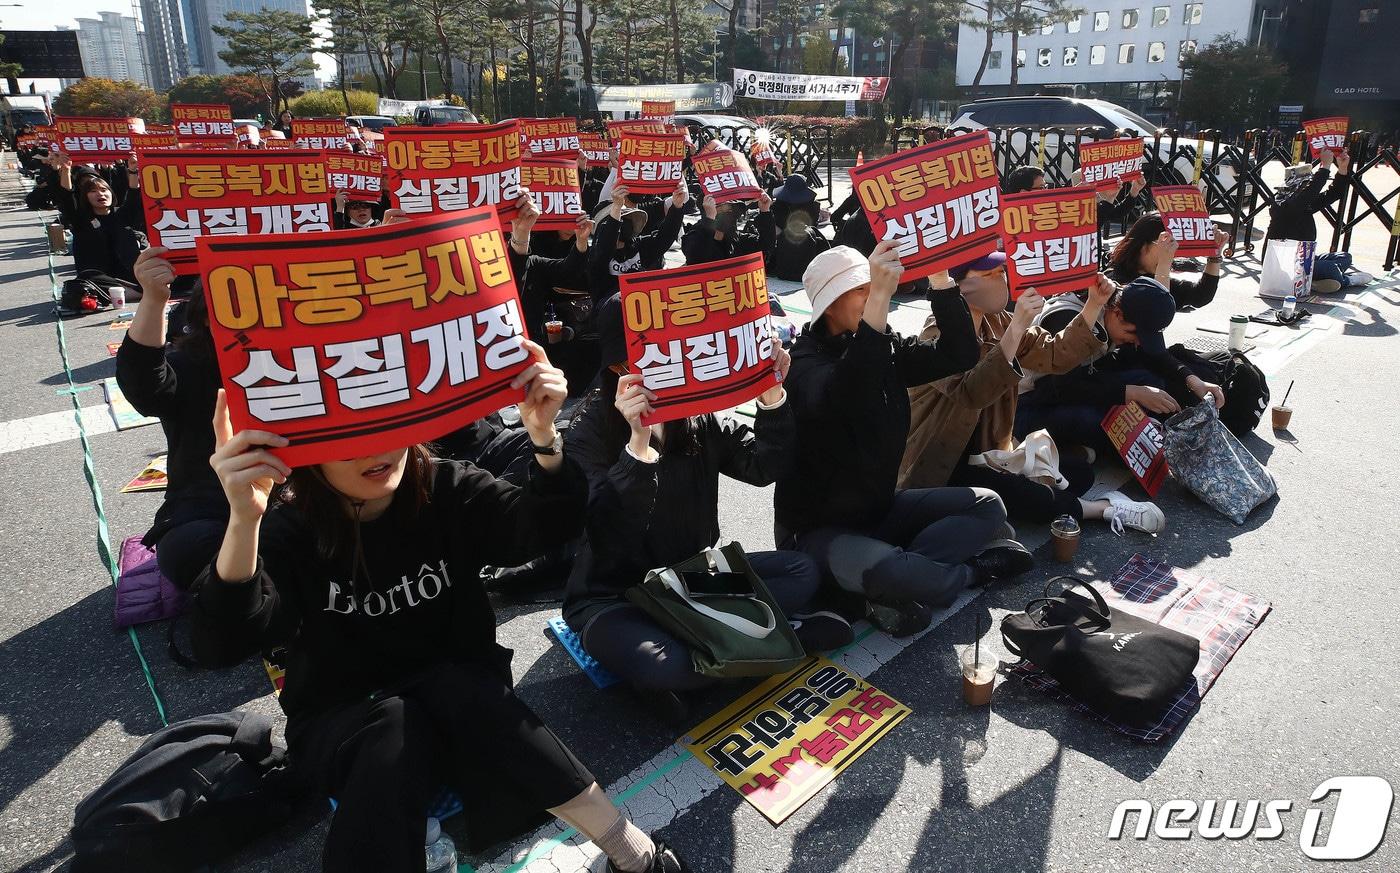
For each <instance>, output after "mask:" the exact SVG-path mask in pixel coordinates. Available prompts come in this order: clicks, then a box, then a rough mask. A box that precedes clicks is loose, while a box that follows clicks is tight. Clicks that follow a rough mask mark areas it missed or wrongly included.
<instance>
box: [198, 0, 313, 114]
mask: <svg viewBox="0 0 1400 873" xmlns="http://www.w3.org/2000/svg"><path fill="white" fill-rule="evenodd" d="M224 18H225V20H226V21H228V22H229V24H227V25H223V24H216V25H214V26H213V30H214V32H215V33H216V34H218V35H219V36H221V37H223V38H224V39H225V40H227V41H228V48H227V49H225V50H224V51H221V52H219V59H220V60H222V61H223V62H224V63H226V64H228V65H229V66H230V67H233V68H234V69H235V70H238V71H239V72H243V73H250V74H252V75H254V76H257V77H258V78H259V79H260V80H261V81H262V84H263V93H264V95H265V96H266V97H267V108H268V113H269V114H270V115H273V116H276V115H277V114H278V111H279V110H280V109H281V108H282V107H283V106H284V105H285V104H286V101H287V94H286V92H285V91H284V89H283V86H282V83H283V82H286V81H289V80H294V79H296V78H298V77H300V76H309V75H311V74H312V73H314V72H315V71H316V64H315V62H314V61H312V60H311V53H312V52H313V51H315V50H316V36H315V34H314V33H313V32H312V30H311V19H310V18H308V17H306V16H305V15H299V14H297V13H295V12H289V11H287V10H284V9H263V10H260V11H258V12H230V13H229V14H228V15H226V16H225V17H224Z"/></svg>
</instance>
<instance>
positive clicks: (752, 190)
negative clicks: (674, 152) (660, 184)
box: [691, 148, 760, 203]
mask: <svg viewBox="0 0 1400 873" xmlns="http://www.w3.org/2000/svg"><path fill="white" fill-rule="evenodd" d="M691 166H692V167H693V168H694V169H695V175H696V178H697V179H699V181H700V188H701V190H703V191H704V192H705V193H706V194H707V195H709V196H711V197H713V198H715V202H716V203H728V202H729V201H731V200H754V199H756V198H757V197H758V192H759V190H760V189H759V187H758V179H757V178H756V177H755V176H754V174H753V170H751V169H750V168H749V162H748V161H747V160H745V159H744V156H743V155H741V154H739V153H738V152H736V151H734V150H732V149H726V148H717V149H711V150H709V151H706V152H703V153H701V154H699V155H696V157H695V159H694V161H692V162H691Z"/></svg>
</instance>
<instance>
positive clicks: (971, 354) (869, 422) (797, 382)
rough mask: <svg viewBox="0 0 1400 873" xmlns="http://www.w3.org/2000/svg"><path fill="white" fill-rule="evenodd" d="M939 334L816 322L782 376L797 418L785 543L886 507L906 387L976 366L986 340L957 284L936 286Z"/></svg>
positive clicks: (786, 491) (852, 524)
mask: <svg viewBox="0 0 1400 873" xmlns="http://www.w3.org/2000/svg"><path fill="white" fill-rule="evenodd" d="M929 306H930V308H931V309H932V311H933V315H934V317H935V319H936V320H937V323H938V327H939V336H938V338H937V339H936V340H919V339H918V338H912V337H911V338H906V337H902V336H900V335H899V334H897V333H894V332H893V331H891V330H889V329H886V330H885V332H884V333H880V332H878V331H876V330H875V329H874V328H872V327H871V326H870V325H868V324H866V323H865V322H864V321H862V322H861V323H860V326H859V327H858V328H857V330H856V331H855V333H844V334H840V335H837V336H831V335H829V334H828V333H826V330H825V323H824V322H823V323H822V324H819V325H817V326H815V327H813V326H809V327H808V328H807V330H805V331H804V332H803V333H802V335H801V336H799V337H798V338H797V342H796V343H794V344H793V347H792V368H791V369H790V370H789V371H788V376H787V379H785V380H784V382H783V384H784V386H785V387H786V388H787V392H788V403H791V404H792V407H793V413H794V414H795V415H796V418H797V433H798V439H797V463H796V464H795V465H794V469H793V471H792V472H791V473H790V474H788V475H787V476H784V477H783V478H781V479H779V480H778V488H777V491H776V493H775V494H774V498H773V503H774V509H775V513H776V528H777V534H776V539H777V541H778V544H779V547H780V548H781V547H783V542H784V540H785V539H786V538H787V536H786V535H789V534H799V533H804V532H806V531H809V530H812V529H813V528H818V527H825V526H835V527H844V528H851V529H855V530H868V529H869V528H870V527H872V526H874V525H876V524H878V523H879V522H880V520H881V519H883V518H884V516H885V514H886V513H887V512H888V511H889V508H890V503H891V502H892V501H893V499H894V493H895V481H896V479H897V478H898V475H899V463H900V460H901V459H902V458H903V457H904V445H905V443H906V441H907V440H908V437H909V391H908V389H910V388H914V387H916V386H918V385H926V384H928V383H929V382H934V381H937V380H938V379H942V378H944V377H946V376H951V375H953V374H954V373H961V372H963V371H964V370H969V369H971V368H972V367H974V366H976V365H977V362H978V360H979V359H980V358H981V343H980V342H979V341H978V339H977V336H976V334H975V333H974V332H973V330H972V314H971V313H970V312H969V311H968V308H967V303H966V302H965V301H964V300H963V298H962V295H961V294H960V293H959V292H958V290H957V289H956V288H953V289H950V290H941V291H932V292H930V293H929Z"/></svg>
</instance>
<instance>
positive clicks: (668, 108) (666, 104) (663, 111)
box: [642, 100, 676, 118]
mask: <svg viewBox="0 0 1400 873" xmlns="http://www.w3.org/2000/svg"><path fill="white" fill-rule="evenodd" d="M675 114H676V101H674V100H643V101H642V117H643V118H670V117H671V116H672V115H675Z"/></svg>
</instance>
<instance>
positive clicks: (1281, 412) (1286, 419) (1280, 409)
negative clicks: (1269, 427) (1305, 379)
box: [1272, 379, 1298, 430]
mask: <svg viewBox="0 0 1400 873" xmlns="http://www.w3.org/2000/svg"><path fill="white" fill-rule="evenodd" d="M1297 381H1298V380H1297V379H1292V380H1290V381H1289V383H1288V390H1287V391H1285V392H1283V402H1282V403H1279V404H1277V405H1275V406H1274V408H1273V410H1272V415H1273V418H1274V421H1273V424H1274V430H1288V425H1289V423H1290V422H1291V421H1293V407H1291V406H1289V405H1288V396H1289V395H1290V394H1292V393H1293V385H1294V383H1295V382H1297Z"/></svg>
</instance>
